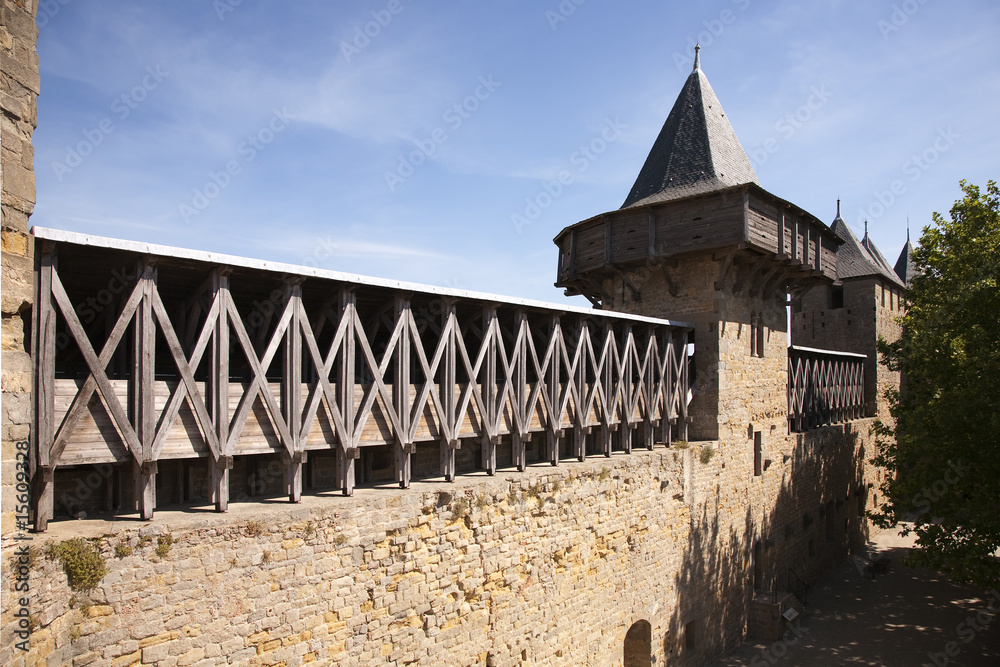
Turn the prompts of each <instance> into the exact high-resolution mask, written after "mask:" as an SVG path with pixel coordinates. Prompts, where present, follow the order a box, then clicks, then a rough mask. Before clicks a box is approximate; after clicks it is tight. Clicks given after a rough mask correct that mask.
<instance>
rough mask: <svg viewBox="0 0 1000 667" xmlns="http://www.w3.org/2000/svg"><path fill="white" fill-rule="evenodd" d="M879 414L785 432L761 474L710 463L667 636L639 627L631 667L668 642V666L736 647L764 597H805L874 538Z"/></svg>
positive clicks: (634, 630)
mask: <svg viewBox="0 0 1000 667" xmlns="http://www.w3.org/2000/svg"><path fill="white" fill-rule="evenodd" d="M870 421H871V420H861V421H858V422H852V423H848V424H842V425H836V426H829V427H825V428H821V429H816V430H813V431H809V432H806V433H798V434H793V435H790V436H787V437H783V438H782V441H783V449H782V450H781V451H776V452H775V455H776V456H777V457H778V460H777V461H775V462H773V463H772V464H771V465H769V466H768V468H767V469H765V470H763V471H762V474H761V475H759V476H752V477H749V478H747V477H746V475H747V473H748V471H747V470H746V469H745V467H743V466H739V465H730V466H725V465H722V464H721V462H719V465H717V466H715V468H716V470H715V474H714V475H712V476H708V475H707V474H706V473H709V470H706V469H707V468H710V467H711V466H710V465H704V464H703V465H702V466H701V470H699V473H698V475H697V477H699V479H698V482H699V484H698V486H699V487H700V488H698V489H697V491H696V494H697V495H698V496H700V498H697V499H696V501H695V503H694V504H693V506H692V514H691V519H690V532H689V534H688V540H687V544H686V546H685V549H684V554H683V559H682V565H681V568H680V570H679V571H678V572H677V575H676V578H675V581H676V585H675V591H676V595H677V603H676V604H675V605H674V609H673V612H672V614H671V617H670V620H669V622H668V623H667V624H666V626H661V627H665V628H666V630H665V633H664V635H663V637H662V638H657V637H651V638H650V639H649V641H648V642H647V641H646V637H647V635H646V632H647V624H646V623H647V622H646V621H645V620H640V621H637V622H636V623H635V624H633V626H632V627H631V628H630V629H629V631H628V633H627V634H626V636H625V642H624V647H623V654H624V664H625V665H626V667H630V666H632V665H636V666H638V665H643V666H645V665H650V664H653V663H652V662H651V660H652V655H656V654H660V651H661V647H659V646H657V645H656V644H657V643H658V642H660V641H662V655H663V656H664V658H665V659H666V661H667V664H673V661H675V660H684V661H685V663H687V662H688V661H691V660H693V661H695V662H699V661H701V660H704V659H707V658H709V657H711V656H716V655H719V654H722V653H724V652H726V651H728V650H731V649H732V648H734V647H735V646H736V645H738V644H739V643H740V641H741V640H742V638H743V637H744V633H745V632H746V630H747V629H748V626H751V629H752V626H753V622H752V618H751V613H752V607H753V601H754V600H755V599H757V600H764V601H767V602H770V603H773V602H774V601H781V600H782V599H786V600H787V594H791V595H794V596H795V597H796V598H797V599H798V601H799V602H803V603H804V602H805V599H806V596H807V593H808V587H809V586H810V585H812V584H813V583H815V581H816V580H818V579H819V578H820V577H822V576H823V575H824V574H826V573H827V572H829V571H830V569H832V568H833V567H834V566H835V565H836V564H837V563H840V562H843V560H844V559H846V558H847V557H848V556H849V555H850V554H852V553H854V552H855V551H857V550H858V549H860V548H862V547H863V546H864V545H865V543H866V542H867V540H868V538H869V528H868V525H867V522H866V520H865V518H864V512H865V509H866V507H867V506H868V503H869V493H868V489H869V482H868V480H869V479H871V474H869V477H868V478H866V477H865V472H866V463H865V457H866V456H869V453H868V451H867V450H866V447H865V445H866V443H867V442H868V436H867V433H868V427H869V426H870ZM747 446H748V447H752V446H753V441H752V440H751V441H749V442H748V444H747ZM713 463H715V462H713ZM749 472H750V473H751V474H752V472H753V471H752V470H751V471H749ZM741 486H743V487H744V489H741V488H740V487H741ZM744 490H745V492H746V494H747V497H746V499H744V498H741V497H740V495H739V494H740V493H741V492H742V491H744ZM747 500H749V502H747ZM786 604H791V603H786ZM783 608H784V607H783ZM778 623H781V624H783V623H784V621H783V620H781V619H780V618H779V619H778ZM783 630H784V625H781V627H779V628H777V630H776V631H778V632H779V633H780V632H781V631H783Z"/></svg>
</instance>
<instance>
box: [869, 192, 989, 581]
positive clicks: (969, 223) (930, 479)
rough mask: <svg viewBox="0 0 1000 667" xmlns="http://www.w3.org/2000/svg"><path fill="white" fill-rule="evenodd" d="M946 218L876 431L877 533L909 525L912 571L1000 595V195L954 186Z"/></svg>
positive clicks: (937, 225) (889, 349)
mask: <svg viewBox="0 0 1000 667" xmlns="http://www.w3.org/2000/svg"><path fill="white" fill-rule="evenodd" d="M961 186H962V190H963V192H964V194H965V196H964V198H962V199H960V200H958V201H956V202H955V205H954V206H953V207H952V209H951V220H945V219H944V218H943V217H942V216H941V215H939V214H937V213H935V214H934V218H933V220H934V224H933V225H931V226H928V227H925V228H924V230H923V234H922V236H921V238H920V244H919V246H918V247H917V248H916V249H915V250H914V252H913V260H914V263H915V265H916V268H917V270H918V272H919V275H917V276H915V277H914V279H913V282H912V285H911V287H910V291H909V295H908V296H909V308H908V310H907V312H906V315H905V316H904V318H903V334H902V337H901V338H900V340H899V341H898V342H895V343H891V344H890V343H886V342H884V341H880V344H879V351H880V352H881V354H882V363H885V364H887V365H888V366H889V367H890V368H892V369H896V370H899V371H900V372H901V377H902V382H901V390H900V391H899V392H894V393H890V395H889V397H888V398H889V401H890V405H891V412H892V416H893V418H894V420H895V425H894V426H893V425H889V424H880V425H879V426H878V427H877V428H878V429H879V435H880V438H879V441H880V442H879V451H878V456H877V457H876V459H875V463H876V464H878V465H880V466H882V467H883V468H884V469H885V472H886V474H885V477H884V481H883V483H882V486H881V490H882V494H883V501H884V502H883V505H882V506H881V507H880V508H879V510H878V511H877V512H875V513H874V514H873V518H874V519H875V521H876V523H878V524H879V525H882V526H883V527H888V526H893V525H895V524H896V523H897V522H899V521H913V531H914V532H915V533H916V535H917V545H918V547H919V548H918V549H916V550H915V551H914V553H913V554H912V558H911V560H912V561H913V562H914V563H915V564H920V565H925V566H929V567H933V568H935V569H939V570H942V571H944V572H946V573H948V574H949V575H951V577H952V578H953V579H954V580H956V581H959V582H971V583H974V584H976V585H979V586H983V587H984V588H989V587H995V586H998V585H1000V560H998V558H997V554H998V548H1000V190H998V188H997V184H996V183H995V182H994V181H990V182H989V183H988V184H987V187H986V192H981V191H980V189H979V188H978V187H976V186H974V185H970V184H968V183H966V182H965V181H962V183H961Z"/></svg>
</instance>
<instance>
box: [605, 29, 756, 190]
mask: <svg viewBox="0 0 1000 667" xmlns="http://www.w3.org/2000/svg"><path fill="white" fill-rule="evenodd" d="M700 50H701V45H700V44H699V45H696V46H695V51H694V69H693V70H692V71H691V74H689V75H688V78H687V81H685V82H684V87H683V88H682V89H681V92H680V94H679V95H678V96H677V100H676V101H675V102H674V106H673V107H672V108H671V109H670V114H669V115H668V116H667V120H666V122H665V123H663V128H662V129H661V130H660V134H659V136H658V137H657V138H656V141H655V142H654V143H653V148H652V149H651V150H650V151H649V156H648V157H647V158H646V162H645V163H644V164H643V165H642V169H641V170H640V171H639V176H638V178H636V180H635V184H634V185H633V186H632V190H631V191H630V192H629V195H628V197H627V198H626V199H625V203H624V204H622V208H628V207H630V206H641V205H643V204H651V203H654V202H662V201H670V200H672V199H680V198H681V197H690V196H692V195H697V194H701V193H704V192H714V191H717V190H725V189H726V188H731V187H735V186H737V185H744V184H746V183H754V184H755V185H760V182H759V181H758V180H757V174H756V173H755V172H754V170H753V166H752V165H751V164H750V159H749V158H748V157H747V154H746V151H744V150H743V146H741V145H740V140H739V138H737V136H736V133H735V132H734V131H733V126H732V125H730V123H729V119H728V118H727V117H726V114H725V112H724V111H723V110H722V105H721V104H720V103H719V98H718V97H716V96H715V91H714V90H712V86H711V85H710V84H709V83H708V78H707V77H706V76H705V73H704V72H703V71H702V70H701V56H700V53H699V52H700Z"/></svg>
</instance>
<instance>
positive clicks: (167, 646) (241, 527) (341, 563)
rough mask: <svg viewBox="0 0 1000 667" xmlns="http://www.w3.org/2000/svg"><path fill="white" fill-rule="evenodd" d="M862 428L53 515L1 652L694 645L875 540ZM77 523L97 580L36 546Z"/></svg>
mask: <svg viewBox="0 0 1000 667" xmlns="http://www.w3.org/2000/svg"><path fill="white" fill-rule="evenodd" d="M869 425H870V420H862V421H859V422H855V423H853V424H851V425H848V426H836V427H828V428H824V429H819V430H816V431H812V432H809V433H805V434H795V435H792V436H783V437H776V438H774V439H772V440H771V442H770V443H769V445H768V451H767V457H768V460H769V461H770V464H769V465H768V467H767V469H766V470H764V471H763V472H762V474H761V475H759V476H755V475H754V474H753V469H752V456H749V455H748V452H747V451H745V450H741V449H740V448H737V447H724V446H720V445H719V443H717V442H703V443H698V444H697V445H691V446H688V447H686V448H676V447H675V448H669V449H668V448H663V447H658V448H657V449H655V450H653V451H647V450H637V451H635V452H634V453H633V454H631V455H624V454H616V455H614V456H613V457H612V458H610V459H606V458H603V457H594V458H590V459H588V460H587V461H586V462H583V463H579V462H567V463H564V464H562V465H560V466H559V467H550V466H547V465H536V466H532V467H530V468H529V469H528V471H527V472H525V473H516V472H505V473H501V474H500V475H498V476H497V477H493V478H490V477H487V476H485V475H475V476H463V477H459V478H458V480H457V481H456V482H455V483H453V484H446V483H443V482H423V483H417V484H415V485H414V487H413V488H411V489H410V490H399V489H394V488H393V489H390V488H381V489H379V488H375V489H359V490H358V491H357V493H356V495H355V497H353V498H344V497H339V496H332V495H320V496H312V497H307V498H305V499H304V501H303V503H302V504H301V505H290V504H285V503H280V504H273V505H261V504H254V503H245V504H234V505H232V506H231V507H232V509H231V512H230V513H229V514H225V515H219V514H214V513H212V512H210V511H205V512H204V513H201V512H197V511H196V512H191V511H188V512H160V513H158V514H157V520H156V521H155V522H153V523H151V524H144V523H140V522H132V521H129V522H123V523H117V524H114V523H104V522H97V521H86V520H84V521H63V522H53V523H52V524H50V530H49V532H48V533H47V534H45V535H44V536H42V535H36V536H34V540H33V541H31V542H30V543H29V544H30V545H31V550H32V552H33V553H34V554H36V557H35V558H34V562H33V563H32V564H31V565H30V567H29V570H28V571H29V572H30V574H29V583H30V592H29V593H27V594H23V593H16V592H15V591H14V582H15V581H16V577H12V576H11V570H10V568H11V565H12V563H13V564H14V565H15V567H16V561H11V560H10V559H7V558H5V559H4V560H3V563H2V568H3V572H2V576H3V581H4V582H5V585H4V586H3V589H2V591H3V593H2V594H3V600H2V602H3V609H4V613H3V617H2V619H0V622H2V630H0V639H2V642H0V643H2V648H0V663H2V664H5V665H12V666H13V667H21V666H23V665H33V664H40V663H42V662H45V663H47V664H50V665H62V664H73V665H93V666H95V667H98V666H110V667H126V666H128V665H135V664H148V665H158V666H160V667H168V666H169V667H174V666H175V665H199V666H203V665H222V664H245V665H279V664H281V665H286V666H287V667H294V666H297V665H301V664H305V663H307V662H312V661H316V662H317V663H321V664H331V663H334V664H351V665H383V664H394V665H406V664H420V665H472V664H483V665H533V664H534V665H538V664H551V665H583V664H600V665H616V664H619V665H620V664H623V659H624V654H623V651H624V647H625V637H626V633H627V631H628V629H629V628H630V627H633V625H634V624H636V623H640V624H641V623H642V622H648V623H649V624H650V628H651V637H652V640H651V646H650V649H649V650H650V653H651V657H654V658H655V659H656V663H655V664H676V663H677V661H678V660H679V659H680V660H682V661H683V664H691V665H695V664H702V663H704V662H706V661H707V660H708V659H709V658H710V657H711V656H713V655H717V654H718V653H720V652H722V651H724V650H726V649H728V648H730V647H732V646H734V645H735V644H736V643H738V642H739V641H741V639H742V638H743V636H744V632H745V628H746V623H747V609H748V607H749V602H750V600H751V599H752V596H753V591H754V587H755V579H756V580H758V581H757V582H756V583H757V584H758V585H757V588H760V589H763V590H770V589H772V588H784V587H785V582H784V579H785V578H786V577H787V569H788V567H790V566H794V567H796V568H797V572H798V574H799V576H801V577H802V578H804V579H807V580H810V581H811V580H813V579H815V578H816V577H818V576H819V575H820V574H821V573H823V572H825V571H827V570H828V569H829V567H830V566H831V565H832V564H833V563H836V562H838V561H839V560H841V559H842V558H844V557H845V556H846V554H847V552H848V549H849V547H850V545H851V544H856V543H858V542H860V541H863V540H864V539H865V537H866V530H867V529H866V527H865V525H864V522H863V521H862V520H861V518H860V517H859V516H858V509H857V500H856V499H857V498H864V499H867V494H865V495H863V496H858V495H856V493H857V489H859V488H864V479H863V476H864V474H865V464H864V463H863V460H864V452H865V448H866V447H868V446H869V445H868V438H867V427H868V426H869ZM845 464H846V465H845ZM852 502H853V503H854V504H852ZM861 502H862V503H863V502H864V500H862V501H861ZM827 508H829V512H830V513H831V514H829V515H825V516H824V515H823V513H824V512H825V511H827ZM826 516H830V517H831V518H830V519H827V518H826ZM789 526H791V528H789ZM831 526H832V528H831ZM167 535H170V538H171V541H172V543H171V544H168V545H167V546H166V547H162V548H160V553H159V554H157V549H158V547H159V545H160V538H161V537H164V538H165V536H167ZM74 536H83V537H87V538H91V537H92V538H96V539H97V542H98V544H99V545H100V548H101V552H102V554H103V557H104V559H105V560H106V563H107V567H108V573H107V574H106V575H105V576H104V578H103V579H102V581H101V582H100V584H99V585H98V586H97V588H95V589H94V590H93V591H91V592H89V593H83V592H77V591H72V590H71V589H70V588H69V586H68V585H67V577H66V575H65V574H64V573H63V571H62V569H61V567H60V565H59V563H57V562H53V561H49V560H47V559H46V558H45V557H44V556H43V555H42V554H43V553H44V550H45V548H44V547H45V544H46V543H49V542H52V543H56V542H60V541H62V540H66V539H68V538H71V537H74ZM163 543H164V544H166V543H167V540H166V539H164V540H163ZM755 558H756V559H757V560H756V561H755ZM6 582H9V583H6ZM18 596H24V597H26V599H25V600H24V602H26V608H27V610H28V612H29V613H30V615H31V621H30V624H31V625H32V626H37V627H36V628H35V631H34V633H33V634H32V635H31V638H30V652H28V653H24V652H21V651H19V650H18V649H17V648H16V643H17V642H18V641H20V640H19V638H18V637H17V636H16V635H14V634H13V630H14V629H16V627H17V621H18V619H17V618H16V617H14V616H13V615H12V614H13V613H14V610H16V609H18V608H19V607H18V602H19V600H18ZM633 649H634V645H633Z"/></svg>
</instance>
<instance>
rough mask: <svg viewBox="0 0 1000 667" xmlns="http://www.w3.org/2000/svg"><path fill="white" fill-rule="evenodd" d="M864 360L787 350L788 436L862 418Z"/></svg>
mask: <svg viewBox="0 0 1000 667" xmlns="http://www.w3.org/2000/svg"><path fill="white" fill-rule="evenodd" d="M866 358H867V357H866V356H865V355H863V354H853V353H850V352H833V351H830V350H817V349H813V348H809V347H796V346H794V345H793V346H791V347H789V348H788V430H789V432H792V433H794V432H799V431H806V430H808V429H811V428H817V427H819V426H825V425H827V424H836V423H839V422H845V421H849V420H851V419H858V418H861V417H864V413H865V369H864V362H865V359H866Z"/></svg>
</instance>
